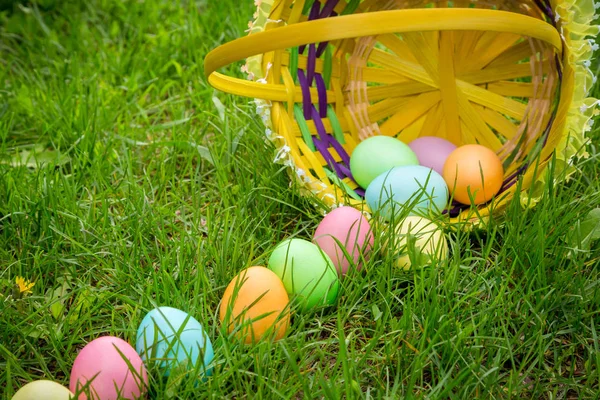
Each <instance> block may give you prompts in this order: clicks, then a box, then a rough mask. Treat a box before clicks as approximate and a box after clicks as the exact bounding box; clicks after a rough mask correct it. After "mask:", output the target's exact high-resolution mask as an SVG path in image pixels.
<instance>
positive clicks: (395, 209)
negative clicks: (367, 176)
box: [365, 165, 448, 221]
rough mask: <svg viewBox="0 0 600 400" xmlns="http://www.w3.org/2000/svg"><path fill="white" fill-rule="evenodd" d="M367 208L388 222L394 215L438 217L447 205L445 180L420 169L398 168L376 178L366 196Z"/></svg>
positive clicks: (429, 170)
mask: <svg viewBox="0 0 600 400" xmlns="http://www.w3.org/2000/svg"><path fill="white" fill-rule="evenodd" d="M365 199H366V201H367V204H368V205H369V207H370V208H371V211H373V212H379V215H380V216H381V217H382V218H384V219H385V220H388V221H389V220H391V219H392V217H393V216H394V215H396V216H398V215H418V216H421V217H431V216H435V215H439V214H440V213H441V212H442V211H443V210H444V209H445V208H446V205H447V204H448V186H447V185H446V182H445V181H444V178H442V176H441V175H440V174H438V173H437V172H435V171H434V170H432V169H431V168H427V167H423V166H421V165H408V166H401V167H395V168H392V169H390V170H389V171H387V172H384V173H382V174H381V175H379V176H378V177H377V178H375V179H374V180H373V181H372V182H371V184H370V185H369V187H368V188H367V191H366V192H365Z"/></svg>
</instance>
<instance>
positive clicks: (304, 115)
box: [205, 0, 598, 224]
mask: <svg viewBox="0 0 600 400" xmlns="http://www.w3.org/2000/svg"><path fill="white" fill-rule="evenodd" d="M255 4H256V6H257V12H256V13H255V15H254V17H255V18H254V20H253V21H252V22H250V24H249V27H250V29H249V35H248V36H246V37H243V38H240V39H237V40H234V41H232V42H229V43H226V44H224V45H222V46H220V47H218V48H216V49H214V50H213V51H212V52H210V53H209V54H208V55H207V57H206V59H205V74H206V76H207V77H208V79H209V82H210V84H211V85H212V86H213V87H215V88H217V89H219V90H222V91H225V92H229V93H233V94H236V95H240V96H246V97H251V98H254V99H255V101H256V104H257V110H258V113H259V114H260V115H261V117H262V118H263V121H264V122H265V124H266V126H267V137H268V138H269V139H270V140H272V141H274V142H275V145H276V147H277V149H278V152H277V155H276V158H275V161H276V162H283V163H285V164H286V165H288V166H289V167H290V168H291V169H292V171H293V172H294V176H295V177H297V178H298V179H299V180H300V182H301V183H302V187H303V188H306V189H308V191H309V192H310V193H311V194H312V195H316V196H317V198H318V199H320V200H322V202H320V203H321V204H325V205H326V206H328V207H336V206H340V205H342V204H345V205H353V206H357V207H361V206H364V207H366V205H364V201H363V195H364V191H363V190H362V189H361V188H359V187H357V184H356V183H355V182H354V180H353V178H352V175H351V173H350V170H349V157H350V155H351V154H352V150H353V149H354V148H355V146H356V145H357V143H359V142H360V141H361V140H365V139H366V138H368V137H370V136H373V135H389V136H395V137H397V138H399V139H400V140H402V141H404V142H405V143H407V142H409V141H411V140H412V139H415V138H417V137H419V136H439V137H443V138H445V139H447V140H449V141H451V142H453V143H454V144H456V145H461V144H468V143H479V144H483V145H485V146H487V147H489V148H491V149H493V150H494V151H495V152H497V154H498V155H499V156H500V158H501V159H502V160H503V162H504V166H505V180H504V185H503V187H502V189H501V192H500V194H498V195H497V196H496V198H495V199H493V200H492V201H491V202H490V203H488V204H483V205H480V206H478V207H477V208H475V207H468V206H459V205H457V204H453V205H450V206H449V209H448V210H446V211H445V214H446V215H448V216H449V218H448V220H449V221H451V222H456V221H466V222H469V223H475V224H476V223H477V222H480V221H482V220H486V219H487V217H489V216H490V215H491V213H492V212H494V213H497V212H501V211H502V208H503V206H505V205H506V204H507V202H508V201H509V200H510V199H511V198H512V197H513V196H520V199H521V202H522V204H523V205H530V204H535V202H536V201H537V200H538V199H539V197H540V196H541V193H542V191H543V190H542V189H543V186H544V180H546V179H547V174H546V173H545V171H544V170H545V167H546V166H547V165H548V163H549V161H550V160H551V159H552V156H553V155H555V156H556V160H557V162H556V164H555V169H554V178H553V179H557V178H558V177H565V176H569V175H570V174H572V173H573V172H575V167H573V165H572V164H573V162H572V159H573V157H574V156H576V155H577V156H583V157H585V156H586V153H585V144H586V141H587V139H586V138H585V132H586V131H588V130H589V129H590V127H591V124H592V122H593V119H592V117H593V116H594V115H595V113H596V111H595V106H596V104H597V101H596V100H595V99H592V98H589V97H587V95H588V92H589V89H590V88H591V86H592V84H593V82H594V81H595V77H594V76H593V74H592V73H591V71H590V68H589V67H590V59H591V57H592V54H593V51H594V50H596V48H597V45H596V44H595V42H594V40H593V38H594V37H595V36H596V35H597V34H598V27H597V26H594V25H591V22H592V20H593V18H594V10H595V6H594V3H593V2H592V1H591V0H565V1H561V0H557V1H548V0H497V1H491V0H487V1H468V0H455V1H453V2H451V1H438V0H434V1H418V0H396V1H394V0H363V1H355V0H321V1H319V0H262V1H261V0H256V1H255ZM243 59H246V64H245V65H244V66H243V67H242V71H244V72H246V73H247V74H248V79H247V80H243V79H236V78H232V77H228V76H225V75H223V74H220V73H218V72H216V71H217V70H218V69H219V68H221V67H223V66H226V65H228V64H231V63H233V62H236V61H240V60H243ZM518 180H521V182H520V183H521V184H520V185H516V182H517V181H518ZM517 188H519V190H518V189H517Z"/></svg>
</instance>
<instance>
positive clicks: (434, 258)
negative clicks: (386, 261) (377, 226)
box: [384, 216, 449, 270]
mask: <svg viewBox="0 0 600 400" xmlns="http://www.w3.org/2000/svg"><path fill="white" fill-rule="evenodd" d="M386 239H387V243H386V245H385V246H384V248H385V251H386V252H387V253H391V254H392V255H393V258H394V265H395V266H396V267H398V268H401V269H404V270H408V269H411V268H418V267H424V266H428V265H431V264H432V263H433V262H443V261H445V260H447V259H448V256H449V248H448V241H447V239H446V237H445V235H444V232H443V231H442V230H441V229H440V228H439V226H438V225H437V224H436V223H435V222H433V221H431V220H429V219H427V218H423V217H417V216H409V217H406V218H405V219H404V220H403V221H401V222H400V223H399V224H397V225H396V228H395V229H394V230H393V231H392V232H390V233H389V237H388V236H386Z"/></svg>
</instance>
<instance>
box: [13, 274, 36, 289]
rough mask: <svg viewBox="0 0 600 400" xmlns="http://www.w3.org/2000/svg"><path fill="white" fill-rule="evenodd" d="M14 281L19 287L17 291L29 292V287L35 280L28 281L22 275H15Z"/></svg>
mask: <svg viewBox="0 0 600 400" xmlns="http://www.w3.org/2000/svg"><path fill="white" fill-rule="evenodd" d="M15 282H16V283H17V286H18V287H19V293H31V288H32V287H33V286H34V285H35V282H29V281H28V280H26V279H25V278H23V277H22V276H17V277H16V278H15Z"/></svg>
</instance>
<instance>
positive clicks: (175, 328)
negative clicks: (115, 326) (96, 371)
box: [135, 307, 214, 376]
mask: <svg viewBox="0 0 600 400" xmlns="http://www.w3.org/2000/svg"><path fill="white" fill-rule="evenodd" d="M136 337H137V340H136V342H135V348H136V350H137V352H138V354H139V355H140V356H141V357H142V359H143V360H144V361H145V362H147V363H153V364H154V365H158V366H159V367H160V368H161V369H162V370H163V375H164V376H169V375H170V374H171V373H172V372H173V371H174V370H178V371H190V370H196V369H197V370H198V371H199V372H200V374H201V375H207V376H208V375H211V374H212V367H211V366H210V363H211V361H212V360H213V357H214V352H213V347H212V343H211V341H210V339H209V337H208V334H207V333H206V332H205V331H204V328H203V327H202V325H201V324H200V322H198V320H196V319H195V318H194V317H192V316H191V315H189V314H188V313H186V312H184V311H182V310H179V309H177V308H173V307H158V308H155V309H154V310H152V311H150V312H149V313H148V314H146V316H145V317H144V319H143V320H142V322H141V323H140V326H139V328H138V330H137V336H136Z"/></svg>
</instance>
